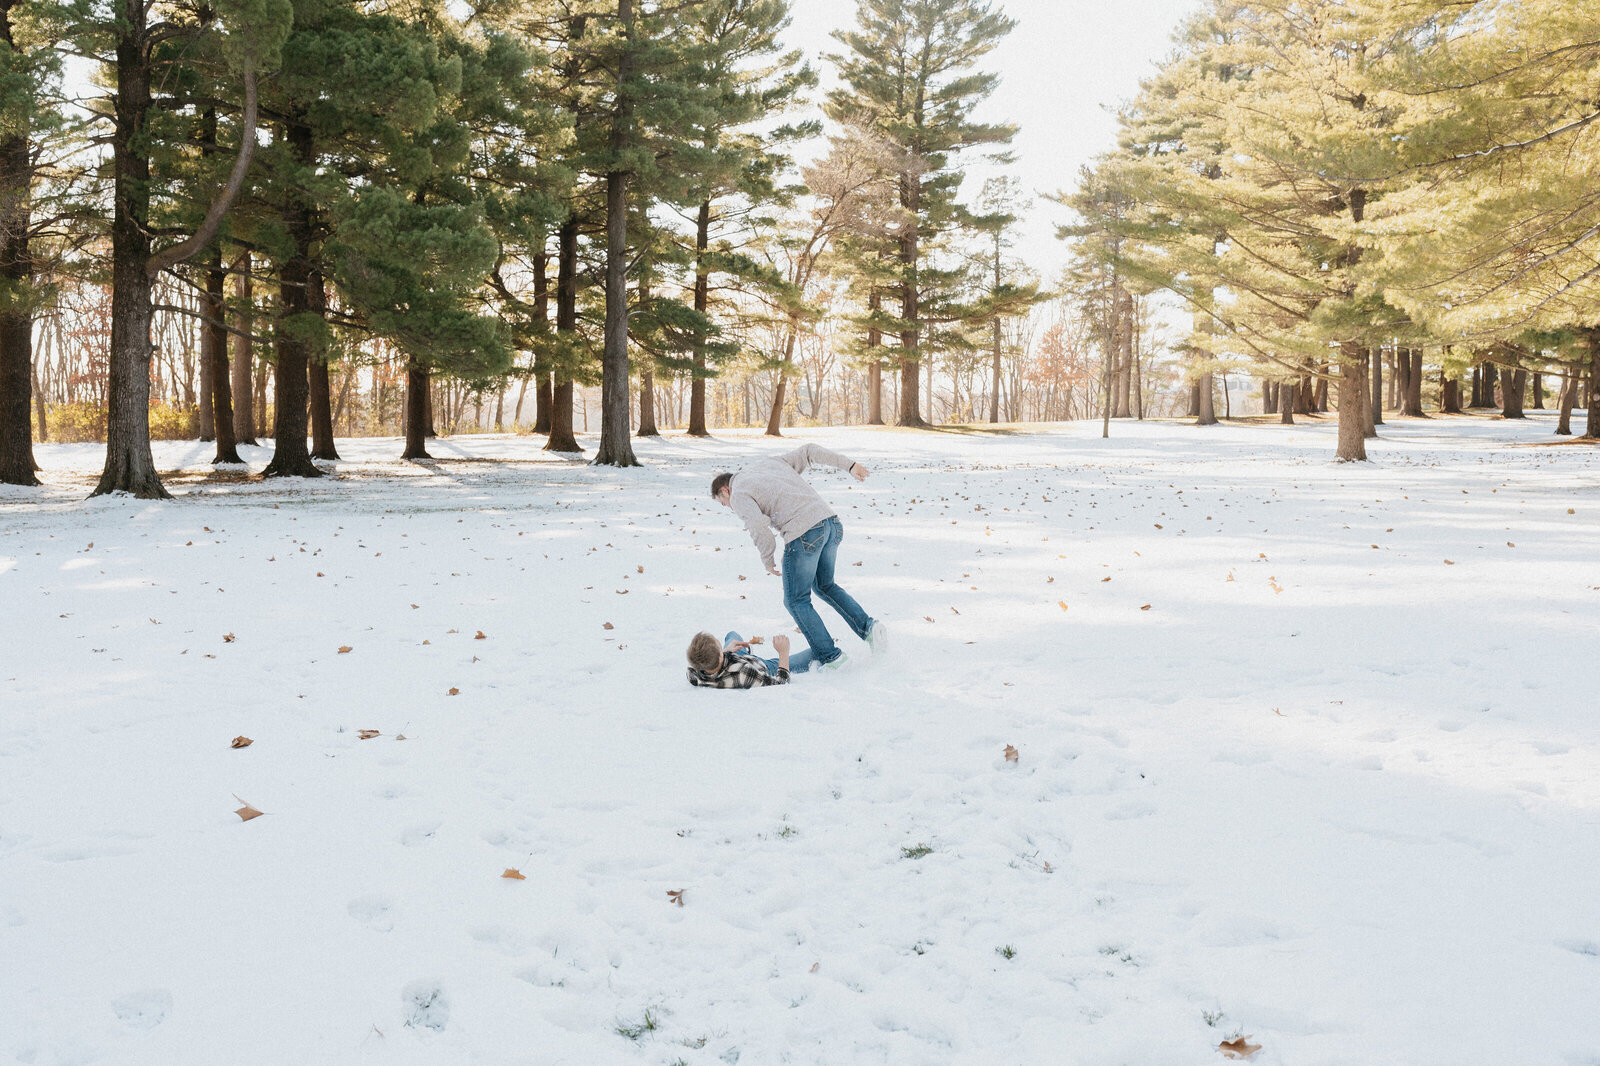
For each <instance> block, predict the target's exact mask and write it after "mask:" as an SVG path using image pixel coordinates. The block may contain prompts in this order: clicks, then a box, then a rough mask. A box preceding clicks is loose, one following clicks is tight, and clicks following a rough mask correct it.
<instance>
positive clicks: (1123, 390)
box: [1111, 286, 1133, 418]
mask: <svg viewBox="0 0 1600 1066" xmlns="http://www.w3.org/2000/svg"><path fill="white" fill-rule="evenodd" d="M1113 299H1114V301H1115V304H1116V360H1117V373H1116V378H1115V388H1116V393H1117V397H1116V409H1115V410H1114V411H1112V414H1111V417H1113V418H1132V417H1133V408H1132V406H1131V405H1130V402H1129V401H1130V400H1131V399H1132V393H1133V296H1132V294H1131V293H1129V292H1128V290H1126V289H1124V288H1121V287H1120V286H1119V287H1118V289H1117V290H1116V293H1115V295H1114V297H1113Z"/></svg>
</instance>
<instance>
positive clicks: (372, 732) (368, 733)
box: [356, 729, 383, 740]
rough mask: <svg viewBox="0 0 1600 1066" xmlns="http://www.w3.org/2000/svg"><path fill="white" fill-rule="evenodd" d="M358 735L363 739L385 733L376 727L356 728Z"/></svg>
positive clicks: (369, 738)
mask: <svg viewBox="0 0 1600 1066" xmlns="http://www.w3.org/2000/svg"><path fill="white" fill-rule="evenodd" d="M356 736H358V737H360V738H361V739H362V740H371V739H372V738H373V737H381V736H383V734H382V733H380V732H378V731H377V730H376V729H358V730H356Z"/></svg>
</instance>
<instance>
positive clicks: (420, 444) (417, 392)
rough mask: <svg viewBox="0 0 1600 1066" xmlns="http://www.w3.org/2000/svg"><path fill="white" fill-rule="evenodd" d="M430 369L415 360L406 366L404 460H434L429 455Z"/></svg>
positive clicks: (402, 456) (402, 454)
mask: <svg viewBox="0 0 1600 1066" xmlns="http://www.w3.org/2000/svg"><path fill="white" fill-rule="evenodd" d="M429 384H430V381H429V374H428V368H427V367H425V366H423V365H422V364H421V363H419V362H417V361H416V360H415V359H412V360H410V361H409V362H408V363H407V364H406V417H405V430H406V449H405V451H404V452H402V453H400V458H402V459H432V458H433V456H431V455H429V454H428V431H427V427H428V386H429Z"/></svg>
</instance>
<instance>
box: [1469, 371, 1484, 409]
mask: <svg viewBox="0 0 1600 1066" xmlns="http://www.w3.org/2000/svg"><path fill="white" fill-rule="evenodd" d="M1467 406H1468V407H1482V406H1483V367H1481V366H1479V365H1478V364H1477V363H1473V364H1472V399H1471V401H1469V402H1468V404H1467Z"/></svg>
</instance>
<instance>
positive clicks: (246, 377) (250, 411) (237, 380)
mask: <svg viewBox="0 0 1600 1066" xmlns="http://www.w3.org/2000/svg"><path fill="white" fill-rule="evenodd" d="M234 270H236V271H238V277H239V282H238V293H239V314H238V317H237V318H236V319H235V320H234V326H235V328H237V329H238V331H239V332H238V333H237V334H235V336H234V342H233V345H234V347H233V395H234V399H235V402H234V405H233V437H234V445H235V446H238V445H240V444H249V445H252V446H254V445H255V443H256V411H255V404H254V402H253V396H252V394H253V393H254V391H255V390H254V389H252V388H251V387H250V385H251V369H252V367H251V364H252V363H254V361H255V341H254V339H253V338H252V336H251V331H252V330H253V329H255V308H254V305H253V304H252V302H251V301H252V299H253V294H252V292H251V285H250V253H249V252H244V253H241V254H240V256H239V258H238V260H237V261H236V262H235V263H234Z"/></svg>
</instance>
